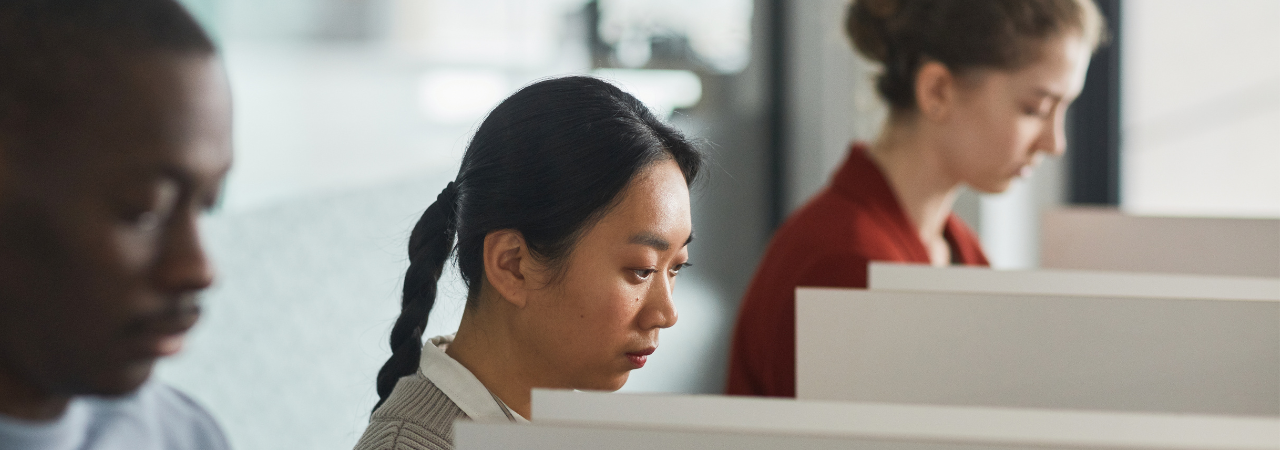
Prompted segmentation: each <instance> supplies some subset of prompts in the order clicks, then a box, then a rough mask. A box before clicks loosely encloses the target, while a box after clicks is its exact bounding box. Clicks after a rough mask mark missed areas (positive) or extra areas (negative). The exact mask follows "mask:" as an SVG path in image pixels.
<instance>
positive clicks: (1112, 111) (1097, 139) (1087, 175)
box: [1066, 0, 1124, 205]
mask: <svg viewBox="0 0 1280 450" xmlns="http://www.w3.org/2000/svg"><path fill="white" fill-rule="evenodd" d="M1095 1H1096V2H1097V4H1098V8H1099V9H1101V10H1102V14H1103V15H1104V16H1105V17H1106V18H1107V27H1108V28H1109V29H1110V37H1111V39H1110V41H1109V42H1108V44H1107V45H1106V46H1104V47H1102V48H1100V49H1098V52H1097V53H1096V54H1094V56H1093V60H1092V61H1091V62H1090V63H1089V73H1088V75H1086V76H1085V84H1084V90H1083V91H1081V93H1080V98H1078V99H1076V102H1075V104H1074V105H1073V106H1072V107H1071V109H1072V112H1071V115H1070V117H1069V124H1068V127H1067V133H1068V136H1067V156H1066V159H1067V165H1068V168H1067V171H1068V172H1067V195H1068V197H1067V198H1068V201H1069V202H1070V203H1073V204H1094V205H1119V204H1120V181H1121V180H1120V42H1121V40H1122V39H1123V38H1124V34H1123V30H1122V29H1121V26H1120V17H1121V16H1120V14H1121V5H1120V3H1121V1H1120V0H1095Z"/></svg>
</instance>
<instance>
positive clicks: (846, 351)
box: [796, 288, 1280, 417]
mask: <svg viewBox="0 0 1280 450" xmlns="http://www.w3.org/2000/svg"><path fill="white" fill-rule="evenodd" d="M796 345H797V346H796V393H797V397H798V398H801V399H806V400H838V401H856V402H886V403H910V404H944V405H974V406H1001V407H1018V408H1066V409H1083V410H1103V411H1138V412H1163V413H1192V414H1220V415H1257V416H1272V417H1274V416H1280V301H1261V300H1247V301H1234V300H1208V299H1159V298H1120V297H1082V296H1080V297H1076V296H1037V295H1015V294H958V293H929V292H889V291H867V290H857V289H829V288H800V289H798V290H797V295H796Z"/></svg>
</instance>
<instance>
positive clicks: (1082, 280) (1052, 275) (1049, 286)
mask: <svg viewBox="0 0 1280 450" xmlns="http://www.w3.org/2000/svg"><path fill="white" fill-rule="evenodd" d="M867 278H868V288H870V289H871V290H875V291H914V292H968V293H991V294H1035V295H1080V296H1103V297H1159V298H1211V299H1218V300H1280V278H1263V277H1234V276H1217V275H1183V274H1155V273H1126V272H1101V271H1088V270H1063V269H1039V270H994V269H990V268H986V267H974V266H949V267H933V266H928V265H924V264H901V263H889V262H873V263H871V266H870V267H869V268H868V277H867Z"/></svg>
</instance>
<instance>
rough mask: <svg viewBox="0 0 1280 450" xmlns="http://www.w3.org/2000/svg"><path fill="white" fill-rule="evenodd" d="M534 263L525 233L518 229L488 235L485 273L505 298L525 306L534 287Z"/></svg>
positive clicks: (517, 304)
mask: <svg viewBox="0 0 1280 450" xmlns="http://www.w3.org/2000/svg"><path fill="white" fill-rule="evenodd" d="M531 262H533V260H532V258H530V254H529V246H528V245H526V244H525V241H524V236H523V235H521V234H520V232H519V231H516V230H497V231H491V232H489V234H486V235H485V236H484V276H485V279H486V280H488V281H489V285H490V286H492V287H493V289H494V291H496V292H497V293H498V295H499V296H501V297H502V299H503V300H505V301H507V302H509V303H511V304H512V305H515V307H517V308H524V305H525V304H526V302H527V301H528V293H529V291H531V290H533V288H534V286H532V284H533V283H534V280H532V279H531V278H530V276H529V275H531V274H530V273H528V272H529V263H531Z"/></svg>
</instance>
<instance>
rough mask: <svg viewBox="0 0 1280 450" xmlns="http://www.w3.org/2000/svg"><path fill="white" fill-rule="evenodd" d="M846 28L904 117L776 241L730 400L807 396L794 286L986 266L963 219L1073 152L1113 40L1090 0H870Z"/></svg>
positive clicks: (853, 9)
mask: <svg viewBox="0 0 1280 450" xmlns="http://www.w3.org/2000/svg"><path fill="white" fill-rule="evenodd" d="M846 18H847V20H846V23H845V28H846V32H847V33H848V35H849V37H850V38H851V40H852V41H853V44H854V47H855V48H856V49H857V51H858V52H859V53H861V54H862V55H863V56H865V57H867V58H869V59H871V60H872V61H875V62H877V63H879V64H880V65H882V66H883V69H882V71H881V73H880V74H879V76H878V78H877V80H876V81H877V82H876V88H877V90H878V91H879V94H880V96H881V98H883V99H884V100H885V102H886V103H888V105H889V108H890V114H889V119H888V121H887V122H886V123H885V125H884V128H883V129H882V130H881V132H880V134H879V136H878V137H877V139H876V140H875V141H874V142H872V143H869V144H867V143H860V142H859V143H853V144H852V145H851V148H850V149H849V155H848V157H847V160H846V161H845V162H844V164H843V165H842V166H841V167H840V168H839V169H838V170H837V171H836V174H835V176H834V177H833V179H832V182H831V184H830V185H828V186H827V187H826V188H825V189H824V190H822V191H821V192H819V193H818V194H817V195H816V196H815V197H814V198H813V199H811V200H810V201H809V203H807V204H806V205H805V206H803V207H801V208H800V209H799V210H797V211H796V212H795V213H793V214H792V215H791V217H789V218H788V219H787V221H786V223H784V224H783V225H782V227H780V228H779V229H778V231H777V233H776V234H775V235H774V237H773V240H772V242H771V243H770V244H769V248H768V250H767V251H766V253H765V256H764V258H763V260H762V262H761V264H760V267H759V268H758V269H757V271H756V274H755V276H754V278H753V279H752V282H751V285H750V287H749V288H748V290H747V293H746V296H745V298H744V299H743V302H742V307H741V311H740V312H739V316H738V322H737V327H736V330H735V331H734V338H733V349H732V353H731V355H730V367H729V383H728V393H729V394H737V395H765V396H779V397H794V396H795V288H796V287H797V286H833V287H855V288H865V287H866V285H867V263H868V262H870V261H898V262H915V263H927V264H932V265H935V266H941V265H948V264H969V265H987V259H986V257H985V256H984V255H983V252H982V248H981V246H980V244H979V243H978V239H977V237H976V236H975V235H974V234H973V232H972V231H970V229H969V228H968V227H967V226H965V224H964V223H963V222H962V221H961V220H960V219H959V218H958V217H956V215H955V214H953V213H952V211H951V208H952V204H953V203H954V201H955V198H956V194H957V193H958V192H959V189H960V188H961V187H962V186H969V187H970V188H972V189H975V190H977V191H980V192H986V193H997V192H1003V191H1004V190H1006V189H1007V188H1008V187H1009V185H1010V183H1011V182H1012V181H1013V180H1014V179H1016V178H1020V177H1026V176H1028V175H1029V174H1030V173H1031V171H1032V169H1033V168H1034V167H1035V166H1036V164H1037V162H1038V161H1039V160H1040V159H1041V158H1042V157H1043V156H1044V155H1052V156H1057V155H1061V154H1062V152H1063V151H1064V150H1065V148H1066V142H1065V138H1064V132H1063V122H1064V114H1065V113H1066V110H1067V107H1068V106H1069V105H1070V104H1071V102H1072V101H1073V100H1074V99H1075V98H1076V97H1077V96H1078V95H1079V94H1080V90H1081V88H1082V87H1083V85H1084V76H1085V71H1086V70H1087V69H1088V65H1089V58H1090V56H1091V55H1092V53H1093V51H1094V50H1095V49H1096V48H1097V46H1098V45H1099V43H1100V41H1102V40H1103V38H1104V34H1105V31H1104V30H1105V24H1104V23H1103V18H1102V16H1101V14H1100V13H1099V12H1098V8H1097V6H1096V5H1094V4H1093V3H1092V2H1091V1H1090V0H970V1H950V0H855V1H854V2H853V3H851V4H850V5H849V8H848V12H847V16H846Z"/></svg>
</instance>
